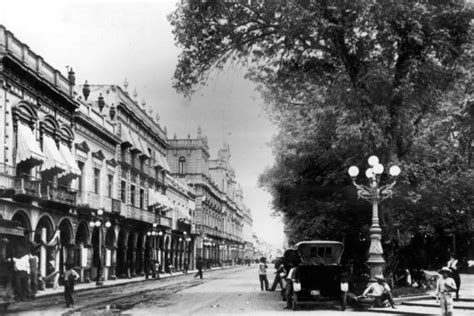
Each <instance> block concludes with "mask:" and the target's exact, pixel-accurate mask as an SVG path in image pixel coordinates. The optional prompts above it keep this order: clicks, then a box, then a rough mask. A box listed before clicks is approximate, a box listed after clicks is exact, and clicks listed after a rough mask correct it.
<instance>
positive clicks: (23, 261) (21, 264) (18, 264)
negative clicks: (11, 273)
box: [13, 255, 30, 274]
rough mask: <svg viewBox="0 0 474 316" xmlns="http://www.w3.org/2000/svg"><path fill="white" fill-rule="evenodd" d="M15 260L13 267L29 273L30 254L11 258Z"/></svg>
mask: <svg viewBox="0 0 474 316" xmlns="http://www.w3.org/2000/svg"><path fill="white" fill-rule="evenodd" d="M13 261H14V262H15V268H16V270H18V271H26V273H28V274H30V256H29V255H24V256H23V257H21V258H20V259H18V258H13Z"/></svg>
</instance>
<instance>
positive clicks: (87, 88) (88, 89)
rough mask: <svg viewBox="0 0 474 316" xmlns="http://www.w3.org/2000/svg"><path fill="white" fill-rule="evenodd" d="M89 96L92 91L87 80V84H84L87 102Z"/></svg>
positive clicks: (83, 93)
mask: <svg viewBox="0 0 474 316" xmlns="http://www.w3.org/2000/svg"><path fill="white" fill-rule="evenodd" d="M89 94H91V89H90V86H89V84H88V83H87V80H86V83H84V86H83V87H82V95H84V99H85V100H86V101H87V98H88V97H89Z"/></svg>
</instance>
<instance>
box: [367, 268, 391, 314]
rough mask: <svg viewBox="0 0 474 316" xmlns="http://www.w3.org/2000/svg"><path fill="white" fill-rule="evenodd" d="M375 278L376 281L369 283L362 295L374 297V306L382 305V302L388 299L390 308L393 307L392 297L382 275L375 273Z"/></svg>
mask: <svg viewBox="0 0 474 316" xmlns="http://www.w3.org/2000/svg"><path fill="white" fill-rule="evenodd" d="M375 279H376V280H377V282H375V283H372V284H370V285H369V286H368V287H367V289H365V291H364V293H363V294H362V296H372V297H374V298H375V305H376V306H382V305H383V302H384V301H385V300H388V301H389V302H390V305H391V306H392V308H395V302H394V301H393V299H392V294H391V291H390V287H389V286H388V284H387V282H385V278H384V277H383V275H376V276H375Z"/></svg>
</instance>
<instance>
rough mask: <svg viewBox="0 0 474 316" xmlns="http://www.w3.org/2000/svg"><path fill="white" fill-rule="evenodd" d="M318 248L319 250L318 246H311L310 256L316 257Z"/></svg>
mask: <svg viewBox="0 0 474 316" xmlns="http://www.w3.org/2000/svg"><path fill="white" fill-rule="evenodd" d="M317 250H318V248H316V247H311V254H310V256H311V257H316V256H317Z"/></svg>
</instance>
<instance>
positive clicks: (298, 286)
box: [287, 241, 349, 310]
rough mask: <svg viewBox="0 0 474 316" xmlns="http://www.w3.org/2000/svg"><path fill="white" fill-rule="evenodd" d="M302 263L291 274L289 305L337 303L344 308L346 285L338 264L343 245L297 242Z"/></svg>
mask: <svg viewBox="0 0 474 316" xmlns="http://www.w3.org/2000/svg"><path fill="white" fill-rule="evenodd" d="M296 249H297V251H298V254H299V257H300V260H301V263H300V264H299V265H297V266H296V268H295V270H294V271H293V273H291V278H290V282H288V284H287V285H288V286H291V288H290V291H289V293H291V306H292V309H293V310H296V309H297V308H298V306H299V305H301V304H311V303H319V304H321V303H322V302H326V303H327V302H336V301H337V302H340V307H341V309H342V310H345V308H346V300H347V291H348V290H349V285H348V281H347V277H346V276H345V273H343V271H342V267H341V265H340V261H341V256H342V252H343V251H344V244H343V243H341V242H338V241H302V242H300V243H298V244H297V245H296Z"/></svg>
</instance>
